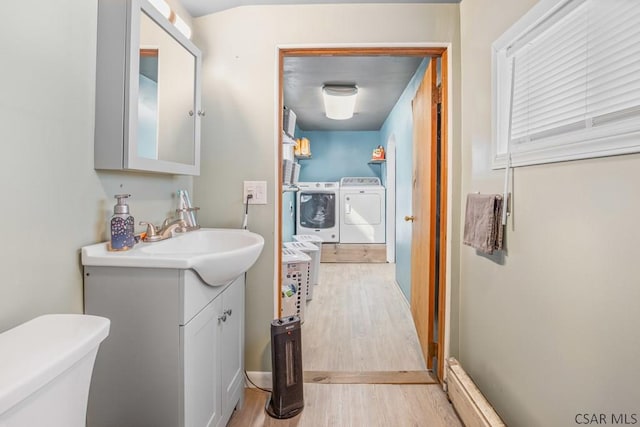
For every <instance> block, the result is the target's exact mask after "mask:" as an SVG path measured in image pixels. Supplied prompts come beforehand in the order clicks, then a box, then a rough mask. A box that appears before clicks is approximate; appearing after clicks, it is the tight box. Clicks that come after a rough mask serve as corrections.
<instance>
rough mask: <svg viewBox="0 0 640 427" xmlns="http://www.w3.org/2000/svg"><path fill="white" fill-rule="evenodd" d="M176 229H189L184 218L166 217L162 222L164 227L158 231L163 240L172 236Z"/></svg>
mask: <svg viewBox="0 0 640 427" xmlns="http://www.w3.org/2000/svg"><path fill="white" fill-rule="evenodd" d="M174 231H179V232H182V233H184V232H185V231H187V223H186V222H185V220H184V219H173V220H172V219H171V218H167V219H165V220H164V222H163V223H162V228H161V229H160V231H158V233H160V237H162V239H161V240H164V239H168V238H169V237H171V235H172V233H173V232H174Z"/></svg>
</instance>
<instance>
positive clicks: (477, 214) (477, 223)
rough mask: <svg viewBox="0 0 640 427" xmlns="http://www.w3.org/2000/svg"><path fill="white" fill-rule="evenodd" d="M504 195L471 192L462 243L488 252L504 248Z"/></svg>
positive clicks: (468, 197) (468, 198) (468, 196)
mask: <svg viewBox="0 0 640 427" xmlns="http://www.w3.org/2000/svg"><path fill="white" fill-rule="evenodd" d="M501 220H502V196H501V195H499V194H469V195H467V208H466V212H465V218H464V237H463V239H462V243H464V244H465V245H468V246H471V247H472V248H475V249H477V250H478V251H480V252H483V253H486V254H492V253H493V251H494V250H496V249H497V250H501V249H502V236H503V228H502V223H501Z"/></svg>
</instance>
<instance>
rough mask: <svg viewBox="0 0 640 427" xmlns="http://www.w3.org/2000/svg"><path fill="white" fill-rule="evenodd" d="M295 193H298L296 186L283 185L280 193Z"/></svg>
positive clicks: (298, 188)
mask: <svg viewBox="0 0 640 427" xmlns="http://www.w3.org/2000/svg"><path fill="white" fill-rule="evenodd" d="M296 191H300V187H298V186H297V185H289V184H283V185H282V192H283V193H293V192H296Z"/></svg>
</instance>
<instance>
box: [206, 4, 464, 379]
mask: <svg viewBox="0 0 640 427" xmlns="http://www.w3.org/2000/svg"><path fill="white" fill-rule="evenodd" d="M458 18H459V13H458V5H457V4H456V5H416V4H414V5H386V4H385V5H380V4H378V5H313V6H266V7H265V6H262V7H240V8H235V9H231V10H228V11H224V12H220V13H216V14H212V15H209V16H205V17H202V18H197V19H195V20H194V21H195V27H196V33H197V35H198V37H197V38H196V44H198V46H199V47H201V48H202V50H203V56H204V64H203V102H204V107H205V110H206V112H207V116H206V117H207V119H206V120H205V121H204V122H203V129H202V132H203V150H202V175H201V176H200V178H198V179H196V180H195V183H194V187H195V196H196V199H199V200H200V201H201V203H200V204H201V207H202V208H203V209H202V210H201V211H200V212H201V220H202V222H203V224H205V225H209V226H223V227H227V226H229V227H238V226H239V225H240V223H241V221H242V212H243V210H242V200H241V198H242V181H243V180H256V179H257V180H266V181H267V182H268V199H269V203H268V204H267V205H265V206H251V208H250V220H249V224H250V228H251V229H252V230H253V231H256V232H258V233H260V234H262V235H263V236H264V237H265V248H264V252H263V255H262V256H261V258H260V260H259V261H258V263H257V265H256V266H255V267H254V268H253V269H252V270H251V271H250V272H249V275H248V281H247V301H246V307H247V324H246V325H247V327H246V347H247V355H246V366H247V369H248V370H260V371H269V370H270V357H269V323H270V321H271V319H272V318H273V283H274V278H273V277H274V263H275V261H274V259H275V254H274V249H273V247H274V233H275V221H276V220H275V216H274V213H275V207H274V200H275V199H276V194H275V193H274V176H275V173H276V172H275V171H276V166H275V158H276V146H275V143H274V137H275V134H276V128H277V126H276V123H275V122H276V106H277V98H276V86H275V85H276V80H277V79H276V72H277V61H276V46H277V45H292V44H295V45H300V44H333V43H340V44H345V43H374V44H375V43H409V42H451V43H453V45H454V49H453V59H454V64H455V67H456V69H457V68H459V67H458V65H457V64H458V62H457V59H458V56H457V55H458V51H457V47H458V35H459V31H458ZM454 84H455V82H454ZM456 90H457V88H456ZM456 138H457V134H456V133H455V132H454V135H453V139H454V141H455V140H456ZM279 189H280V186H279V185H278V186H275V190H279Z"/></svg>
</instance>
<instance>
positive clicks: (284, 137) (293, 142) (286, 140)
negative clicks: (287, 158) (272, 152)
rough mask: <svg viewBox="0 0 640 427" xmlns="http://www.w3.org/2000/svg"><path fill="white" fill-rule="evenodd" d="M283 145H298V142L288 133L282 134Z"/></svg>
mask: <svg viewBox="0 0 640 427" xmlns="http://www.w3.org/2000/svg"><path fill="white" fill-rule="evenodd" d="M282 143H283V144H284V145H296V140H295V139H293V138H291V137H290V136H289V135H287V134H286V133H284V132H282Z"/></svg>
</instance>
